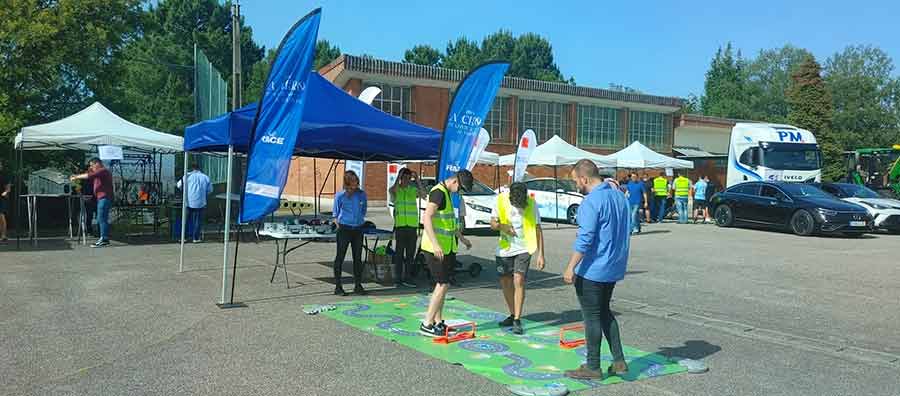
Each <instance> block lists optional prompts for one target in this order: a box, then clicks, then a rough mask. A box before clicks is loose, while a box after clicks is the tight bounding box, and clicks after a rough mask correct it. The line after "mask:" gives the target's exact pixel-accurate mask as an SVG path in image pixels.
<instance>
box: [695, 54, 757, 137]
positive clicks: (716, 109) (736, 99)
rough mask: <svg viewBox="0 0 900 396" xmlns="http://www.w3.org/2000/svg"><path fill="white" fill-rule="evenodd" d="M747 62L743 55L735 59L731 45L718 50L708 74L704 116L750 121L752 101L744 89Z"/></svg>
mask: <svg viewBox="0 0 900 396" xmlns="http://www.w3.org/2000/svg"><path fill="white" fill-rule="evenodd" d="M744 67H745V62H744V60H743V59H742V58H741V52H740V51H738V52H737V56H735V54H734V52H733V50H732V48H731V43H728V44H727V45H726V46H725V49H724V50H722V48H719V50H718V51H717V52H716V57H715V58H713V61H712V64H711V65H710V67H709V71H707V72H706V84H705V87H704V88H705V93H704V95H703V99H702V101H701V107H702V109H703V114H705V115H710V116H716V117H726V118H740V119H746V118H749V105H748V103H749V99H748V97H747V93H746V88H745V76H744Z"/></svg>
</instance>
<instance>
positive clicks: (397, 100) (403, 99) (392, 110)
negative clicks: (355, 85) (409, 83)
mask: <svg viewBox="0 0 900 396" xmlns="http://www.w3.org/2000/svg"><path fill="white" fill-rule="evenodd" d="M363 86H364V87H365V88H368V87H378V88H381V94H380V95H378V96H376V97H375V100H373V101H372V106H374V107H375V108H377V109H379V110H381V111H383V112H385V113H388V114H390V115H393V116H397V117H400V118H403V119H404V120H411V119H412V114H413V112H412V108H411V107H410V105H409V103H410V99H409V87H401V86H396V85H388V84H383V83H377V82H366V83H365V84H363ZM365 88H363V89H365Z"/></svg>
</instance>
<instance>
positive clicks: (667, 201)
mask: <svg viewBox="0 0 900 396" xmlns="http://www.w3.org/2000/svg"><path fill="white" fill-rule="evenodd" d="M619 184H620V186H621V187H620V188H621V190H622V191H623V192H624V193H625V196H626V197H627V198H628V204H629V206H630V208H631V219H632V220H631V222H632V230H631V232H632V233H635V234H638V233H640V232H641V224H642V223H646V224H650V223H661V222H662V221H663V220H664V219H665V218H667V217H668V215H669V210H670V208H673V207H674V209H675V213H676V218H677V221H678V223H679V224H687V223H688V221H692V222H694V223H698V222H702V223H707V222H712V219H711V218H710V213H709V204H708V202H709V198H710V197H712V195H713V193H714V192H715V191H716V187H715V186H714V185H713V184H712V182H711V181H710V179H709V176H706V175H700V176H699V177H698V178H697V180H696V181H691V180H690V179H688V177H687V176H685V175H678V176H677V177H674V178H673V177H671V176H666V175H665V173H660V174H659V175H658V176H657V177H655V178H653V179H651V178H650V176H649V175H647V174H646V173H644V174H643V175H642V176H641V177H640V178H638V175H637V173H631V174H630V177H629V179H627V180H623V181H621V182H619ZM691 202H693V205H691ZM689 207H691V209H689ZM689 212H692V213H689Z"/></svg>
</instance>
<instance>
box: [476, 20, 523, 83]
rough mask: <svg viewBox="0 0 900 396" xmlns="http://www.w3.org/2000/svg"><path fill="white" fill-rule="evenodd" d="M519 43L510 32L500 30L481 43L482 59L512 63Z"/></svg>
mask: <svg viewBox="0 0 900 396" xmlns="http://www.w3.org/2000/svg"><path fill="white" fill-rule="evenodd" d="M518 42H519V40H518V39H516V38H515V37H514V36H513V35H512V32H510V31H508V30H500V31H498V32H496V33H493V34H490V35H488V36H487V37H485V38H484V40H482V41H481V58H482V59H483V60H484V61H491V60H505V61H512V60H513V57H514V56H515V51H516V44H517V43H518ZM510 75H512V74H510Z"/></svg>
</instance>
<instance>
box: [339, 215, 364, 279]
mask: <svg viewBox="0 0 900 396" xmlns="http://www.w3.org/2000/svg"><path fill="white" fill-rule="evenodd" d="M362 242H363V233H362V230H361V229H360V228H357V227H350V226H345V225H341V226H340V227H339V228H338V231H337V254H336V255H335V256H334V284H335V285H336V286H341V272H342V267H343V266H344V258H345V257H346V256H347V247H348V246H349V247H350V248H351V254H352V255H353V283H354V284H355V285H357V286H359V285H361V284H362V271H363V262H362Z"/></svg>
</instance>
